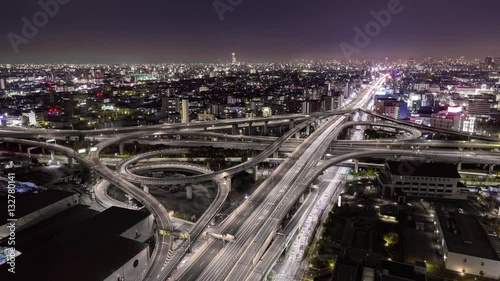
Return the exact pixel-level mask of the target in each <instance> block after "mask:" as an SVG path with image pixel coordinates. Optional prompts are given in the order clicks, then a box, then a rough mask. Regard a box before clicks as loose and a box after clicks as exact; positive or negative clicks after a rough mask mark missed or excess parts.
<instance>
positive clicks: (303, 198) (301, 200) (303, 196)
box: [299, 193, 306, 204]
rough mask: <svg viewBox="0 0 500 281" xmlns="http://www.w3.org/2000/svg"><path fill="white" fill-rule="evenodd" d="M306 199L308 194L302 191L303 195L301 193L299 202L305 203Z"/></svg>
mask: <svg viewBox="0 0 500 281" xmlns="http://www.w3.org/2000/svg"><path fill="white" fill-rule="evenodd" d="M305 199H306V196H305V194H304V193H302V195H300V198H299V203H300V204H303V203H304V200H305Z"/></svg>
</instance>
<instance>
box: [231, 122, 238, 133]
mask: <svg viewBox="0 0 500 281" xmlns="http://www.w3.org/2000/svg"><path fill="white" fill-rule="evenodd" d="M232 134H233V135H237V134H238V124H233V130H232Z"/></svg>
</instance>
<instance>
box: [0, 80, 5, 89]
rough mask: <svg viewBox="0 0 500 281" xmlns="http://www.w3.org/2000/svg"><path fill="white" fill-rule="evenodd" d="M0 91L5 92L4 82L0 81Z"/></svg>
mask: <svg viewBox="0 0 500 281" xmlns="http://www.w3.org/2000/svg"><path fill="white" fill-rule="evenodd" d="M0 90H5V80H3V79H0Z"/></svg>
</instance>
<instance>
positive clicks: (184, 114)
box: [181, 99, 189, 123]
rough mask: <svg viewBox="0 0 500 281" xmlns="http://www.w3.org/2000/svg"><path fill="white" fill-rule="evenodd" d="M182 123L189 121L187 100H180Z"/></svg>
mask: <svg viewBox="0 0 500 281" xmlns="http://www.w3.org/2000/svg"><path fill="white" fill-rule="evenodd" d="M181 118H182V123H189V100H187V99H183V100H182V114H181Z"/></svg>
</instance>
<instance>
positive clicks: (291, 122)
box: [289, 119, 295, 130]
mask: <svg viewBox="0 0 500 281" xmlns="http://www.w3.org/2000/svg"><path fill="white" fill-rule="evenodd" d="M289 127H290V130H291V129H293V128H294V127H295V120H293V119H290V124H289Z"/></svg>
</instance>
